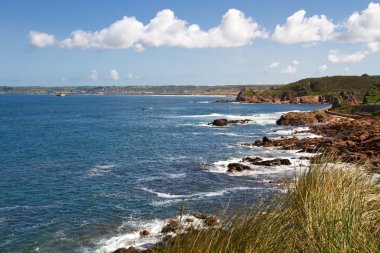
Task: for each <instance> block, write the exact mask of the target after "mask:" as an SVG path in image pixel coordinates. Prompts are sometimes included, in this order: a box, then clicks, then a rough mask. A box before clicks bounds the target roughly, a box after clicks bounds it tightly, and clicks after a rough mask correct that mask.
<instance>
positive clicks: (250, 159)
mask: <svg viewBox="0 0 380 253" xmlns="http://www.w3.org/2000/svg"><path fill="white" fill-rule="evenodd" d="M262 160H263V159H261V158H260V157H255V158H252V157H245V158H243V160H242V161H243V162H249V163H255V162H260V161H262Z"/></svg>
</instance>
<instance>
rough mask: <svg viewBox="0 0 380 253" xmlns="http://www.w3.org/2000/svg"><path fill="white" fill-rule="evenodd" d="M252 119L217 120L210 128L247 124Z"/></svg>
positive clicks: (211, 123) (210, 124)
mask: <svg viewBox="0 0 380 253" xmlns="http://www.w3.org/2000/svg"><path fill="white" fill-rule="evenodd" d="M250 121H251V120H250V119H243V120H227V119H216V120H214V121H213V122H210V123H208V125H209V126H227V125H229V124H247V123H248V122H250Z"/></svg>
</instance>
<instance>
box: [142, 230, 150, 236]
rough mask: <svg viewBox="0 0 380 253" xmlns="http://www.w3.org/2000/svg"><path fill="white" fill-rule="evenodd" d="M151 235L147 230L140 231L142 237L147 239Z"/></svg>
mask: <svg viewBox="0 0 380 253" xmlns="http://www.w3.org/2000/svg"><path fill="white" fill-rule="evenodd" d="M149 235H150V232H149V231H148V230H146V229H144V230H142V231H140V237H147V236H149Z"/></svg>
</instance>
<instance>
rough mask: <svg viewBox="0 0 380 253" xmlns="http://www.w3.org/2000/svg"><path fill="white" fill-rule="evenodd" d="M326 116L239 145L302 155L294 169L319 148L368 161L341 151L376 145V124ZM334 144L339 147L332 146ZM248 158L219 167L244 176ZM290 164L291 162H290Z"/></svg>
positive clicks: (160, 240)
mask: <svg viewBox="0 0 380 253" xmlns="http://www.w3.org/2000/svg"><path fill="white" fill-rule="evenodd" d="M329 108H330V106H328V107H325V108H322V109H319V110H316V111H312V112H296V113H295V114H299V115H300V117H301V118H302V117H304V116H305V115H309V114H310V113H320V112H321V113H326V111H327V110H328V109H329ZM291 113H294V112H291ZM287 114H289V112H288V113H284V115H285V116H286V115H287ZM329 116H330V118H329V119H328V120H326V122H322V123H318V124H311V125H305V124H300V125H297V126H292V128H291V130H288V132H289V133H290V135H291V136H292V137H291V138H289V137H287V138H286V137H284V138H277V139H271V138H268V137H264V138H263V140H257V141H255V142H253V143H241V144H240V145H243V146H252V147H262V148H266V149H273V148H274V149H276V150H283V151H292V150H293V151H294V152H297V153H300V154H303V155H301V156H300V158H299V159H300V160H302V161H303V163H302V165H301V164H299V165H296V166H304V167H308V166H309V165H310V160H312V159H313V157H316V156H318V155H319V154H320V153H321V152H322V149H323V150H327V152H328V153H335V154H337V155H339V156H341V157H342V158H343V161H345V162H347V163H358V162H359V163H363V162H364V161H368V158H369V157H368V156H367V157H363V156H360V155H359V156H357V155H356V156H352V154H351V153H348V154H350V156H349V157H351V158H349V157H344V152H345V151H347V148H348V149H349V147H351V146H353V145H357V144H358V143H356V144H352V143H349V141H351V142H352V141H353V140H356V141H357V142H360V143H361V142H362V141H363V140H367V141H368V140H371V139H373V140H374V141H375V142H376V141H377V140H378V137H379V136H375V137H373V134H374V133H375V134H376V133H377V130H378V129H380V128H378V127H377V126H378V125H377V124H378V123H379V122H378V121H376V120H371V119H365V120H363V119H361V120H359V122H357V124H355V127H354V128H347V126H348V125H352V124H353V121H356V119H352V118H346V117H344V116H341V115H333V114H329ZM365 122H366V124H367V125H371V126H373V125H374V124H375V126H376V127H374V128H373V131H371V129H370V128H366V130H367V132H366V133H365V135H366V136H362V138H361V139H355V133H356V132H360V133H361V134H362V135H363V131H362V130H363V129H362V128H363V126H364V125H365V124H364V123H365ZM300 127H301V129H300ZM341 127H345V128H347V129H348V130H346V131H343V134H344V135H345V136H346V137H347V136H348V139H347V140H346V143H345V144H342V141H341V139H340V137H339V135H337V133H336V131H337V128H339V129H340V128H341ZM379 127H380V125H379ZM297 128H298V130H297ZM332 133H333V134H334V135H333V136H332V135H331V134H332ZM305 134H306V135H305ZM297 135H298V136H297ZM310 135H311V137H310ZM368 138H369V139H368ZM337 143H338V144H339V145H336V144H337ZM360 143H359V144H360ZM367 143H372V144H373V142H367ZM364 145H368V144H366V143H365V144H364ZM329 147H334V149H332V148H330V149H329ZM370 147H372V149H375V150H376V149H377V148H378V146H376V143H375V146H370ZM368 151H371V148H370V149H369V150H368V147H367V148H366V150H365V152H366V153H368ZM359 153H360V152H359ZM356 154H358V153H356ZM371 155H372V160H371V161H373V164H372V165H373V166H375V167H376V166H379V165H380V163H379V161H378V160H377V159H378V158H379V160H380V157H378V156H377V155H376V154H375V153H373V152H372V153H371ZM252 159H253V160H254V159H259V158H258V157H256V158H253V157H245V158H244V157H243V158H241V159H240V160H236V161H230V162H227V163H225V164H221V166H222V168H226V169H227V171H225V172H224V173H232V174H234V175H235V176H236V175H237V176H246V174H245V172H247V171H248V172H249V171H250V170H252V164H253V166H254V163H252ZM282 159H283V160H288V159H286V158H282ZM275 160H276V159H272V160H271V159H261V158H260V160H258V161H259V162H268V161H269V162H272V161H275ZM288 161H289V160H288ZM288 161H287V162H288ZM256 162H257V161H256ZM276 162H277V161H276ZM292 162H294V160H292ZM305 162H306V163H305ZM363 164H364V163H363ZM370 164H371V163H370ZM231 165H234V166H235V167H234V168H236V166H241V167H240V168H242V169H238V170H236V169H231ZM280 165H281V161H280V164H276V163H275V164H274V165H272V164H271V165H268V166H280ZM293 165H295V164H293ZM269 168H270V167H269ZM222 170H223V169H222ZM300 174H302V173H300ZM267 183H270V184H276V185H287V184H289V181H288V180H287V179H278V180H272V181H268V182H267ZM285 192H286V191H285ZM177 219H180V218H179V217H177ZM172 220H173V219H169V220H168V221H166V222H169V223H170V221H172ZM166 224H168V223H166ZM165 226H166V225H165V224H164V225H163V227H165ZM182 227H183V228H184V229H183V230H181V229H178V231H174V234H170V236H171V238H173V236H176V235H178V234H183V233H186V232H187V230H188V226H185V225H183V226H182ZM199 229H201V230H202V229H204V226H198V230H199ZM140 233H141V231H140ZM158 235H159V236H157V237H156V239H157V241H156V242H155V243H153V244H148V245H143V244H139V245H130V247H127V248H120V249H117V250H115V251H113V252H114V253H119V252H120V253H121V252H149V248H152V247H157V246H162V245H164V244H165V241H166V240H167V239H164V238H165V236H164V234H161V235H160V233H158ZM124 250H126V251H124ZM128 250H130V251H128Z"/></svg>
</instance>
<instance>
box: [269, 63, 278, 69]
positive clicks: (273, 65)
mask: <svg viewBox="0 0 380 253" xmlns="http://www.w3.org/2000/svg"><path fill="white" fill-rule="evenodd" d="M279 66H280V63H279V62H273V63H271V64H270V65H269V68H271V69H274V68H277V67H279Z"/></svg>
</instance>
